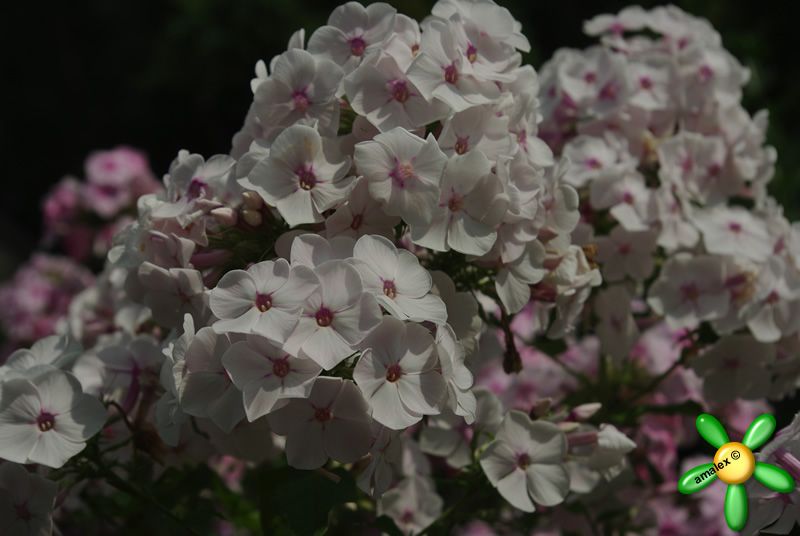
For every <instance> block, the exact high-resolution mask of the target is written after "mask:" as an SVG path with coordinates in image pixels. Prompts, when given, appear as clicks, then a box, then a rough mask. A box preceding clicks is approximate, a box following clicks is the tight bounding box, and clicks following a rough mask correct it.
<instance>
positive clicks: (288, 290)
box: [272, 240, 320, 305]
mask: <svg viewBox="0 0 800 536" xmlns="http://www.w3.org/2000/svg"><path fill="white" fill-rule="evenodd" d="M295 242H299V240H295ZM319 286H320V283H319V278H318V277H317V274H315V273H314V271H313V270H311V269H310V268H309V267H308V266H294V267H292V271H291V272H290V273H289V280H288V281H287V282H286V284H285V285H283V286H282V287H281V288H280V289H278V290H276V291H275V292H274V293H273V299H272V302H273V304H275V305H284V304H286V305H290V304H291V305H295V304H302V303H303V302H304V301H305V300H306V298H308V297H309V296H311V295H312V294H313V293H314V292H315V291H316V290H318V289H319Z"/></svg>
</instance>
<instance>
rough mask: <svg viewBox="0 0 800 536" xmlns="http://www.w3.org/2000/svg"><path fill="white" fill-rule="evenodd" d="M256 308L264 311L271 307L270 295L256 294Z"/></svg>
mask: <svg viewBox="0 0 800 536" xmlns="http://www.w3.org/2000/svg"><path fill="white" fill-rule="evenodd" d="M256 308H257V309H258V310H259V311H261V312H262V313H266V312H267V311H269V310H270V309H271V308H272V296H270V295H269V294H261V293H260V292H259V293H258V294H256Z"/></svg>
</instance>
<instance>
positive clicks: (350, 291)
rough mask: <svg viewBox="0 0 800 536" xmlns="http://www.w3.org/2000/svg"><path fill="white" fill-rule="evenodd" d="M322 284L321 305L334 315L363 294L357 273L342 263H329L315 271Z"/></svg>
mask: <svg viewBox="0 0 800 536" xmlns="http://www.w3.org/2000/svg"><path fill="white" fill-rule="evenodd" d="M316 273H317V276H318V277H319V279H320V281H321V282H322V304H323V305H324V306H325V307H327V308H328V309H330V310H331V311H333V312H334V313H335V312H337V311H340V310H342V309H344V308H346V307H349V306H351V305H353V304H354V303H355V302H356V301H357V300H358V298H359V297H360V296H361V293H362V292H363V288H362V286H361V276H359V275H358V271H357V270H356V269H355V268H353V267H352V266H350V265H349V264H348V263H346V262H344V261H329V262H325V263H323V264H321V265H320V266H318V267H317V269H316Z"/></svg>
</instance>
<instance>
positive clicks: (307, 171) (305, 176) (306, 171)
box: [294, 164, 317, 190]
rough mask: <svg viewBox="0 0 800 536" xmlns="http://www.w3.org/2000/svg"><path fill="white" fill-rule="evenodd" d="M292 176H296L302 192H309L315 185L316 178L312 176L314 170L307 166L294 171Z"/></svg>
mask: <svg viewBox="0 0 800 536" xmlns="http://www.w3.org/2000/svg"><path fill="white" fill-rule="evenodd" d="M294 174H295V175H297V179H298V181H299V183H300V188H302V189H303V190H310V189H312V188H313V187H314V186H315V185H316V184H317V176H316V175H315V174H314V168H313V167H311V166H310V165H308V164H307V165H304V166H300V167H299V168H297V169H296V170H294Z"/></svg>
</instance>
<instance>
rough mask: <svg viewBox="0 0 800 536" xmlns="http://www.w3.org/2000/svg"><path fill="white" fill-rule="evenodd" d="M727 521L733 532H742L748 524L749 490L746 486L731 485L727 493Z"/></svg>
mask: <svg viewBox="0 0 800 536" xmlns="http://www.w3.org/2000/svg"><path fill="white" fill-rule="evenodd" d="M725 521H727V522H728V526H729V527H730V529H731V530H735V531H740V530H742V529H743V528H744V526H745V523H747V490H746V489H745V487H744V484H729V485H728V491H727V492H726V493H725Z"/></svg>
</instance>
